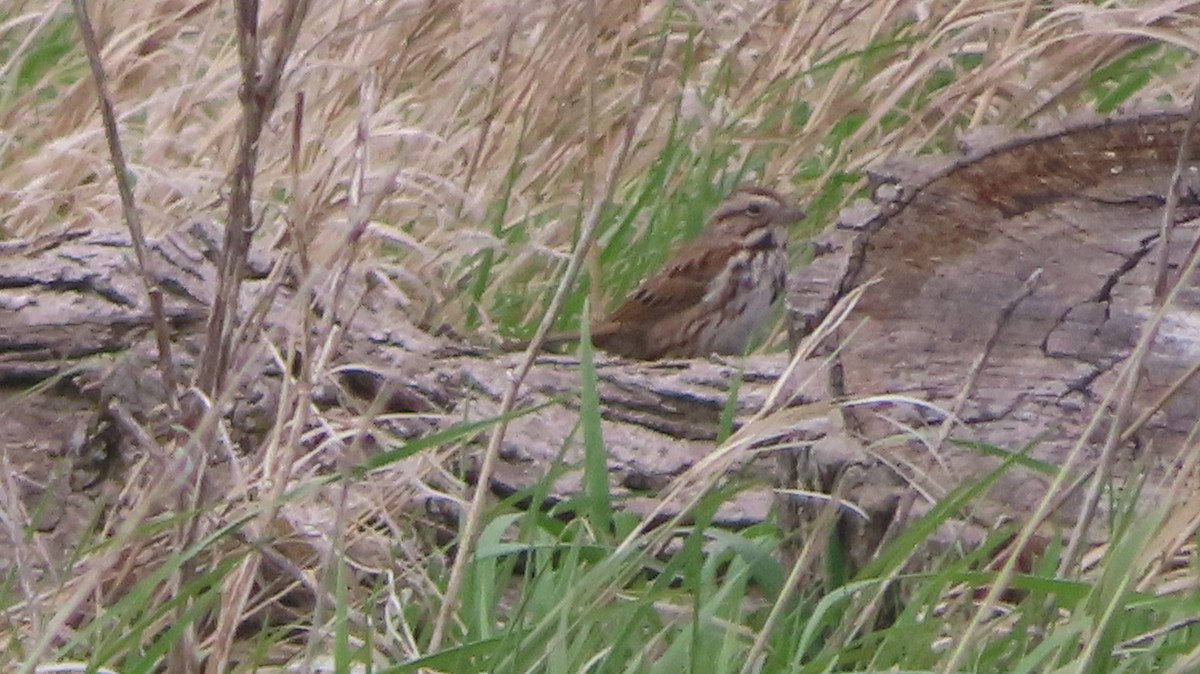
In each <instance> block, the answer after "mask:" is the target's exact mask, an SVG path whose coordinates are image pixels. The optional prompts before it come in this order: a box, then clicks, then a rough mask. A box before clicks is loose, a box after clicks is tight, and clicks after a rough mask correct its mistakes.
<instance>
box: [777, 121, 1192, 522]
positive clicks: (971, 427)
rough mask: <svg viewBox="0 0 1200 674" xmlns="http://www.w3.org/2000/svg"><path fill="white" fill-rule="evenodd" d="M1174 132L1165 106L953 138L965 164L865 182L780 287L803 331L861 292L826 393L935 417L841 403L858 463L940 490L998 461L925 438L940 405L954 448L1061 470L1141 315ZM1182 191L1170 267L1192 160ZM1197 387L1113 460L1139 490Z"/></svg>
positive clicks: (938, 420) (1155, 361) (1165, 469)
mask: <svg viewBox="0 0 1200 674" xmlns="http://www.w3.org/2000/svg"><path fill="white" fill-rule="evenodd" d="M1185 123H1186V121H1185V119H1184V118H1183V116H1182V115H1181V114H1178V113H1174V112H1164V113H1154V114H1147V115H1143V116H1140V117H1134V118H1126V119H1120V120H1110V121H1103V122H1085V123H1081V124H1079V123H1077V124H1065V125H1062V126H1060V127H1059V128H1055V129H1048V130H1045V131H1043V132H1039V133H1036V134H1033V135H1030V136H1026V137H1022V138H1019V139H1015V140H1014V139H1011V138H1008V139H1002V140H1000V141H999V142H988V141H987V139H986V134H984V135H981V136H977V137H976V139H975V142H981V145H980V146H979V147H975V148H972V147H969V145H970V143H971V142H972V141H971V139H968V141H967V143H966V144H967V145H968V147H966V148H965V152H964V156H962V157H958V158H940V159H939V160H935V161H932V162H931V161H928V160H926V161H923V162H908V163H898V164H895V165H892V166H890V167H884V168H881V169H879V170H877V171H876V172H875V173H874V175H873V176H872V183H873V185H874V187H875V193H876V195H886V197H890V198H881V199H878V201H879V203H878V204H873V205H863V206H860V207H858V208H856V209H850V210H849V211H848V212H847V213H844V214H843V217H842V220H841V222H840V223H839V227H838V229H837V230H835V231H834V232H832V233H831V234H830V235H829V236H828V237H827V240H826V241H823V242H821V243H820V244H819V245H820V246H821V247H822V248H823V249H825V250H827V251H829V252H828V254H827V255H825V256H824V258H825V259H820V258H818V262H817V263H816V264H814V265H813V266H812V267H810V268H809V269H807V270H801V271H800V272H799V273H798V274H797V275H796V276H795V277H794V279H793V281H794V283H795V284H796V287H797V288H799V290H798V292H797V293H795V294H794V296H793V298H794V304H793V306H792V312H793V315H795V316H797V317H798V320H799V321H801V322H807V323H810V324H811V322H813V321H815V320H817V319H818V318H819V317H820V316H821V315H822V314H823V312H824V311H825V310H826V309H825V307H827V306H828V305H829V303H830V302H832V301H833V300H834V299H836V298H837V297H838V296H839V294H844V293H845V292H846V291H847V290H848V289H849V288H852V287H855V286H857V285H859V284H862V283H865V282H868V281H871V280H877V281H878V282H877V283H875V285H873V286H872V287H871V288H870V289H868V291H867V292H866V294H865V295H864V297H863V301H862V302H860V303H859V304H858V305H857V307H856V309H855V311H854V313H853V314H852V315H851V317H850V318H849V320H848V321H847V322H846V323H845V324H844V326H843V329H842V331H841V335H840V340H841V351H840V365H841V372H840V373H839V374H840V377H838V378H837V380H836V381H835V384H836V386H835V387H834V390H836V391H838V392H839V393H840V394H842V395H845V396H847V397H848V398H851V399H853V398H856V397H863V396H872V395H880V394H894V395H897V396H905V397H909V398H914V399H917V400H920V401H925V402H926V403H928V404H931V405H932V406H931V407H922V406H918V405H912V404H905V403H903V402H893V403H891V404H880V405H873V406H864V407H847V408H845V409H846V415H845V416H846V419H845V424H846V426H847V427H849V428H851V429H853V430H854V431H855V435H856V436H857V438H858V441H859V442H860V443H861V447H862V449H860V450H859V451H862V452H863V453H864V454H869V455H870V456H871V457H872V458H873V459H874V460H877V461H881V462H884V463H886V464H889V465H891V466H892V467H893V468H894V474H895V475H903V479H904V481H905V482H908V483H911V484H915V485H917V486H919V488H920V489H921V490H922V491H924V492H926V493H929V494H932V495H933V496H935V497H937V496H940V495H944V494H945V493H947V492H948V491H949V490H950V489H953V488H954V487H956V486H958V485H959V484H961V483H962V481H963V480H964V479H970V478H978V477H981V476H982V475H983V474H985V473H986V471H988V470H990V469H991V468H992V467H994V466H995V465H997V460H996V459H990V458H986V457H984V456H982V455H981V454H980V452H978V451H976V450H974V449H971V448H969V447H965V446H963V445H961V444H955V443H941V444H939V442H938V440H939V430H940V425H941V424H942V422H943V420H944V419H945V417H946V414H947V413H954V412H955V411H957V414H956V416H957V419H958V422H959V423H957V424H955V426H954V427H953V430H952V431H951V433H950V435H951V437H952V438H955V439H958V440H967V441H976V442H982V443H988V444H991V445H994V446H996V447H1000V448H1002V449H1006V450H1013V451H1016V450H1020V449H1021V448H1023V447H1026V446H1031V447H1032V450H1031V452H1030V454H1031V456H1032V457H1034V458H1036V459H1039V460H1042V461H1046V462H1048V463H1050V464H1053V465H1061V464H1062V463H1063V462H1064V460H1065V459H1066V457H1067V456H1068V453H1069V452H1070V450H1071V448H1072V447H1073V445H1074V444H1075V442H1076V441H1077V439H1079V438H1080V437H1081V436H1084V435H1085V428H1086V426H1087V424H1088V422H1089V420H1091V419H1092V417H1093V416H1094V415H1095V414H1096V413H1097V411H1098V410H1099V409H1100V408H1101V407H1102V402H1103V399H1104V397H1105V396H1106V395H1107V394H1108V393H1109V392H1110V390H1111V389H1112V388H1113V386H1114V384H1115V381H1116V377H1117V375H1118V373H1119V372H1120V370H1121V367H1122V366H1123V364H1124V363H1125V360H1126V359H1127V358H1128V357H1129V355H1130V354H1131V352H1132V350H1133V348H1134V346H1135V343H1136V341H1137V339H1138V338H1139V336H1140V334H1141V331H1142V327H1143V325H1144V324H1145V323H1146V321H1147V319H1148V318H1149V317H1150V316H1151V314H1152V313H1153V311H1154V307H1153V298H1152V294H1153V287H1154V279H1155V274H1156V271H1157V269H1156V264H1157V259H1158V258H1157V252H1156V251H1157V248H1156V247H1157V245H1158V240H1159V230H1160V227H1161V222H1162V217H1163V210H1164V208H1163V206H1164V203H1165V195H1166V190H1167V186H1168V185H1169V183H1170V179H1171V172H1172V168H1173V165H1174V162H1175V157H1176V153H1177V151H1178V145H1179V141H1180V137H1181V134H1182V131H1183V128H1184V125H1185ZM993 135H994V134H993ZM1192 159H1195V157H1193V158H1192ZM1184 182H1185V185H1184V190H1183V195H1182V200H1181V207H1180V209H1179V211H1178V212H1177V217H1176V223H1175V224H1176V227H1175V230H1174V233H1173V236H1172V239H1171V243H1170V246H1169V255H1168V258H1169V260H1170V265H1171V271H1172V274H1178V272H1179V265H1180V264H1181V263H1182V262H1183V261H1184V260H1185V259H1186V257H1187V254H1188V250H1189V248H1190V246H1191V245H1192V242H1193V241H1194V240H1195V238H1196V235H1197V227H1196V220H1195V219H1194V218H1195V217H1196V216H1197V215H1198V214H1200V209H1198V208H1197V200H1196V192H1195V189H1194V186H1195V185H1196V181H1195V168H1194V167H1193V168H1192V169H1191V171H1190V176H1189V177H1187V178H1186V179H1185V181H1184ZM1152 252H1154V253H1155V254H1150V253H1152ZM1035 274H1036V276H1035ZM1196 283H1197V280H1196V279H1191V280H1190V281H1188V284H1187V286H1186V288H1185V289H1184V292H1183V293H1182V295H1181V296H1180V301H1179V302H1178V303H1176V305H1174V306H1173V307H1171V308H1170V310H1169V311H1168V314H1167V319H1166V322H1165V324H1164V327H1163V329H1162V330H1161V331H1160V332H1159V334H1158V336H1157V339H1156V340H1155V342H1154V344H1153V345H1152V347H1151V351H1150V353H1151V355H1150V358H1149V359H1148V360H1147V362H1146V366H1145V372H1144V373H1143V377H1142V380H1141V384H1140V386H1139V387H1138V389H1137V395H1136V398H1135V403H1134V417H1135V418H1136V416H1137V415H1138V414H1140V413H1141V411H1142V410H1146V409H1148V408H1149V407H1150V406H1151V405H1153V403H1154V401H1155V400H1157V399H1158V398H1159V397H1160V396H1162V395H1163V393H1164V392H1165V391H1166V389H1167V388H1168V387H1169V386H1170V385H1172V384H1173V383H1175V382H1176V381H1177V380H1179V379H1180V377H1182V376H1183V375H1184V373H1185V372H1186V371H1187V370H1188V368H1190V367H1191V366H1192V365H1193V363H1194V362H1196V360H1197V359H1198V358H1200V331H1198V330H1197V329H1196V328H1197V326H1200V313H1198V309H1200V295H1198V294H1197V288H1196ZM1198 394H1200V382H1195V381H1192V382H1189V383H1187V384H1186V385H1185V386H1184V387H1183V388H1182V390H1181V391H1180V392H1179V393H1178V394H1177V395H1176V397H1175V398H1173V399H1172V400H1171V401H1170V402H1169V403H1168V404H1167V405H1166V406H1165V407H1164V408H1163V409H1162V411H1160V412H1158V413H1156V414H1155V415H1154V416H1153V417H1152V418H1151V419H1150V421H1149V423H1148V424H1146V425H1145V426H1144V427H1143V428H1142V429H1141V430H1140V431H1138V432H1137V433H1135V434H1134V435H1133V438H1132V441H1131V442H1129V443H1126V444H1125V445H1124V446H1122V447H1121V448H1120V450H1119V454H1118V462H1119V465H1118V466H1117V470H1116V475H1117V477H1118V479H1119V480H1120V479H1121V478H1125V477H1129V476H1130V472H1131V470H1132V467H1133V466H1134V465H1138V466H1139V467H1145V468H1147V469H1148V470H1149V471H1150V475H1151V478H1152V479H1151V483H1150V484H1151V489H1150V493H1153V492H1154V491H1155V489H1154V486H1155V485H1159V486H1161V485H1162V484H1163V483H1164V481H1165V480H1166V479H1170V478H1171V477H1174V475H1175V471H1176V470H1177V469H1178V468H1179V467H1180V466H1179V465H1178V464H1177V460H1179V459H1180V458H1181V456H1180V450H1181V449H1182V448H1183V444H1182V443H1183V442H1184V440H1185V436H1186V435H1187V433H1188V432H1189V431H1191V430H1192V428H1193V425H1194V424H1195V423H1196V419H1197V414H1196V410H1197V403H1198V401H1197V395H1198ZM1130 421H1132V419H1131V420H1130ZM1103 431H1107V427H1104V428H1103ZM1094 436H1095V437H1089V438H1087V442H1088V445H1087V453H1086V454H1085V456H1086V457H1087V458H1088V459H1093V458H1095V457H1096V453H1097V452H1098V451H1099V448H1100V446H1101V445H1102V444H1103V432H1100V433H1096V434H1094ZM1079 470H1080V471H1082V470H1083V467H1079ZM1048 484H1049V480H1048V479H1046V478H1044V477H1039V476H1037V475H1035V474H1033V473H1031V472H1030V471H1026V470H1019V469H1018V470H1014V471H1011V472H1010V473H1008V474H1006V475H1005V476H1004V477H1002V478H1001V480H1000V481H999V483H998V484H997V486H996V487H995V488H994V490H993V494H994V495H995V497H996V498H995V499H994V501H992V503H993V504H995V505H997V506H998V508H997V512H998V513H1005V512H1008V513H1012V512H1017V513H1020V512H1027V511H1029V510H1030V509H1031V508H1032V507H1033V506H1034V505H1035V504H1036V503H1037V502H1038V500H1039V499H1040V498H1041V497H1042V496H1043V495H1044V494H1045V493H1046V487H1047V486H1048ZM871 488H872V489H875V488H877V486H872V487H871ZM1077 501H1078V499H1076V500H1075V503H1072V502H1071V501H1068V502H1067V507H1065V508H1063V509H1061V510H1060V511H1059V512H1058V513H1056V517H1057V518H1058V519H1059V521H1062V522H1068V521H1070V520H1071V516H1072V511H1073V505H1077Z"/></svg>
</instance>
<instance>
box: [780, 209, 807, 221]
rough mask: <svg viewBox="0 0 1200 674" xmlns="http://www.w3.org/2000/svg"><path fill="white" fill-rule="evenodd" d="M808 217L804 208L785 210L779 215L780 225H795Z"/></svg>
mask: <svg viewBox="0 0 1200 674" xmlns="http://www.w3.org/2000/svg"><path fill="white" fill-rule="evenodd" d="M806 215H808V214H807V213H805V212H804V209H802V208H785V209H783V210H782V211H780V213H779V224H781V225H794V224H796V223H797V222H800V221H801V220H803V219H804V216H806Z"/></svg>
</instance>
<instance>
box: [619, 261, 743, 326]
mask: <svg viewBox="0 0 1200 674" xmlns="http://www.w3.org/2000/svg"><path fill="white" fill-rule="evenodd" d="M732 247H733V244H732V243H731V244H729V245H728V246H714V245H713V244H712V242H708V243H706V244H704V245H691V246H688V247H686V248H684V249H683V250H682V251H680V252H679V254H678V255H676V256H675V258H673V259H672V260H671V263H670V264H668V265H667V266H666V267H665V268H664V269H663V270H662V271H660V272H659V273H657V274H655V275H654V276H651V277H650V278H648V279H646V280H645V281H643V282H642V285H640V286H638V289H637V290H635V291H633V293H631V294H630V295H629V297H628V298H627V299H626V300H625V301H624V302H622V303H621V305H620V306H618V307H617V308H616V310H615V311H613V312H612V315H610V316H609V317H608V322H610V323H616V324H621V323H644V322H652V321H655V320H657V319H662V318H666V317H668V316H671V315H674V314H677V313H679V312H681V311H685V310H687V309H688V308H690V307H693V306H695V305H697V304H699V303H700V300H702V299H703V298H704V293H705V292H707V291H708V285H709V283H710V282H711V281H712V280H713V278H715V277H716V276H717V275H718V274H720V273H721V269H722V268H723V267H724V262H725V260H727V259H728V257H729V255H730V254H731V253H732V251H731V250H730V248H732Z"/></svg>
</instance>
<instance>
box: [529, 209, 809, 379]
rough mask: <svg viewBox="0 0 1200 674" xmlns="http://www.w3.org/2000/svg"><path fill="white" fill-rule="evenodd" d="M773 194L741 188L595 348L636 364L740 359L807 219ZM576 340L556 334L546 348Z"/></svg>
mask: <svg viewBox="0 0 1200 674" xmlns="http://www.w3.org/2000/svg"><path fill="white" fill-rule="evenodd" d="M804 217H805V213H804V211H803V210H802V209H800V208H797V207H794V206H791V205H790V204H789V203H788V201H787V200H786V199H784V198H783V197H782V196H780V195H779V194H778V193H776V192H775V191H774V190H771V189H768V188H766V187H759V186H742V187H739V188H737V189H735V190H734V191H733V192H732V193H730V194H729V196H727V197H726V198H725V199H724V200H723V201H722V202H721V203H720V204H719V205H718V206H717V208H716V209H715V210H714V211H713V213H712V215H711V217H710V218H709V221H708V222H707V223H706V224H705V227H704V229H703V231H702V232H701V234H700V235H699V236H698V237H696V238H695V239H694V240H692V241H690V242H688V243H686V244H684V245H683V246H682V247H681V248H680V249H679V250H678V251H677V252H676V253H675V254H674V255H673V256H671V258H670V259H669V260H668V261H667V263H666V264H665V265H664V266H663V268H662V269H661V270H660V271H659V272H658V273H657V274H655V275H653V276H651V277H649V278H647V279H646V280H644V281H643V282H642V283H641V284H640V285H639V286H638V287H637V289H636V290H634V291H633V292H632V293H631V294H630V295H629V297H627V298H626V299H625V301H624V302H622V303H621V304H620V305H619V306H617V308H616V309H614V310H613V312H612V313H611V314H609V315H608V317H607V318H605V319H603V320H601V321H597V322H594V323H593V324H592V325H591V326H590V327H591V330H590V332H591V339H592V343H593V344H595V345H596V347H598V348H600V349H603V350H604V351H607V352H608V353H610V354H613V355H617V356H623V357H626V358H631V359H637V360H659V359H663V358H692V357H701V356H709V355H713V354H718V355H741V354H743V353H744V352H745V350H746V347H747V345H748V343H749V341H750V338H751V336H753V335H754V334H755V331H756V330H757V328H758V327H759V326H761V325H762V324H763V323H764V322H765V321H766V320H767V319H768V318H769V317H770V316H771V310H772V307H773V306H774V304H775V302H776V301H777V300H778V299H779V297H780V296H781V295H783V292H784V288H785V286H786V282H787V228H788V226H790V225H793V224H795V223H797V222H799V221H801V220H802V219H804ZM578 339H579V335H578V333H575V334H570V335H568V334H563V335H554V336H551V337H550V338H549V339H548V340H547V343H548V345H555V344H563V343H566V342H570V341H576V340H578Z"/></svg>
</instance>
